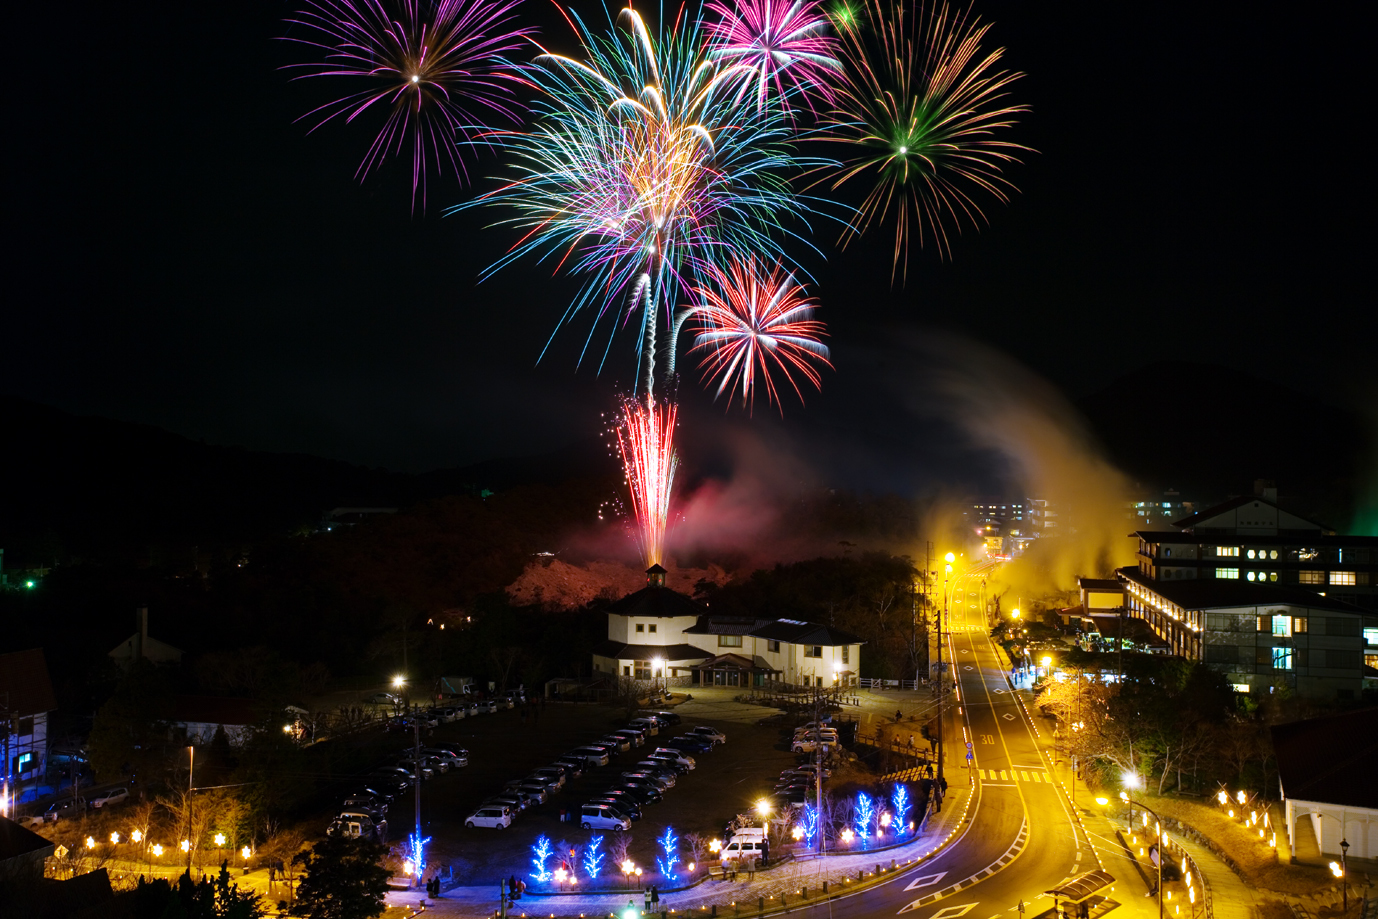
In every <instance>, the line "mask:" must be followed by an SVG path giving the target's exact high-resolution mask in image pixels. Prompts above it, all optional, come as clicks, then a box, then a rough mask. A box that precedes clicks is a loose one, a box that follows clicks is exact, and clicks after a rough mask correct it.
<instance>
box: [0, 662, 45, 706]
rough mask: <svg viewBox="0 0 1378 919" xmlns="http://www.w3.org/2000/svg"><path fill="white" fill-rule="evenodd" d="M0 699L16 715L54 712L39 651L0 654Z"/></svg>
mask: <svg viewBox="0 0 1378 919" xmlns="http://www.w3.org/2000/svg"><path fill="white" fill-rule="evenodd" d="M0 699H7V700H8V707H9V708H10V710H11V711H12V712H13V713H14V714H16V715H40V714H42V713H43V712H51V711H52V710H53V709H55V708H57V696H55V695H53V681H52V680H51V679H49V678H48V662H47V661H45V660H44V659H43V649H42V648H30V649H29V650H27V651H15V652H14V653H12V654H0Z"/></svg>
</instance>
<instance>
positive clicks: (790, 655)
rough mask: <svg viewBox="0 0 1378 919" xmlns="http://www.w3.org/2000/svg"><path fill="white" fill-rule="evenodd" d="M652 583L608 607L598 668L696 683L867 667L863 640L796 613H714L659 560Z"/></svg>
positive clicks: (844, 672)
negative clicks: (670, 578)
mask: <svg viewBox="0 0 1378 919" xmlns="http://www.w3.org/2000/svg"><path fill="white" fill-rule="evenodd" d="M646 575H647V583H646V587H644V588H643V589H641V590H639V591H637V592H636V593H633V594H629V595H628V596H626V597H623V598H622V599H621V600H618V601H617V602H616V603H614V604H613V605H612V606H610V607H609V608H608V638H607V640H606V641H604V642H602V643H600V644H599V645H597V646H595V648H594V649H593V670H594V672H595V673H604V674H611V675H617V676H623V677H630V678H633V679H637V680H652V679H660V678H664V677H668V678H676V677H684V678H687V679H686V681H687V682H689V683H691V684H697V685H710V686H760V685H763V684H765V683H766V682H768V681H779V682H785V683H792V684H795V685H802V686H835V685H850V684H852V683H854V682H856V678H857V674H858V672H859V670H860V665H861V645H862V644H863V642H862V641H861V639H860V638H858V637H857V636H855V635H852V634H851V633H849V632H844V631H842V630H841V629H835V628H832V627H831V626H825V625H818V624H817V623H812V622H802V621H799V620H797V619H756V618H749V617H738V616H712V615H709V613H708V610H707V609H706V608H705V607H704V606H703V605H702V604H700V603H696V602H695V601H694V600H692V599H691V598H689V597H686V596H685V595H684V594H681V593H679V592H678V591H675V590H671V589H670V588H668V587H666V586H665V569H664V568H661V567H660V566H659V565H653V566H651V568H649V569H648V570H647V572H646Z"/></svg>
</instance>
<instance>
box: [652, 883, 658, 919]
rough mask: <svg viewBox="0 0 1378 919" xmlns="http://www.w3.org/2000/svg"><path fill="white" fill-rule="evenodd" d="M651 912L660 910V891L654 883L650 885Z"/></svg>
mask: <svg viewBox="0 0 1378 919" xmlns="http://www.w3.org/2000/svg"><path fill="white" fill-rule="evenodd" d="M651 912H655V913H658V912H660V891H659V890H657V889H656V885H654V884H652V885H651Z"/></svg>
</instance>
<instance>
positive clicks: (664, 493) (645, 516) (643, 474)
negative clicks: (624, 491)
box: [616, 399, 679, 567]
mask: <svg viewBox="0 0 1378 919" xmlns="http://www.w3.org/2000/svg"><path fill="white" fill-rule="evenodd" d="M676 415H677V412H676V410H675V406H674V403H665V404H661V405H653V404H646V403H643V402H642V401H641V400H639V399H625V400H623V402H622V417H621V419H620V423H619V424H618V425H617V427H616V430H617V447H618V449H619V450H620V451H621V453H622V468H623V470H624V471H625V472H626V475H627V487H628V489H629V490H630V491H631V495H632V509H633V510H634V511H635V512H636V519H637V523H638V524H639V527H640V539H641V554H642V558H643V559H644V560H645V562H646V565H647V566H648V567H649V566H651V565H658V564H660V562H661V560H662V558H663V557H664V551H665V527H666V524H667V523H668V521H669V519H670V489H671V488H672V486H673V485H674V482H675V468H676V466H678V464H679V459H678V457H676V456H675V447H674V440H675V418H676Z"/></svg>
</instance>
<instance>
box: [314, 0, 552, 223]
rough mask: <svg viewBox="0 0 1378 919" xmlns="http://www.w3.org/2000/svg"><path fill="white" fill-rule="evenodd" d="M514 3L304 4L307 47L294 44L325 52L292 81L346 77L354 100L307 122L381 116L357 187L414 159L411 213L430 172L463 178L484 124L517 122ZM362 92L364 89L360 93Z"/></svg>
mask: <svg viewBox="0 0 1378 919" xmlns="http://www.w3.org/2000/svg"><path fill="white" fill-rule="evenodd" d="M516 5H517V0H438V2H433V0H307V2H306V7H305V9H303V10H302V11H301V12H300V13H298V14H297V16H296V18H295V19H291V20H288V21H289V22H292V23H295V24H297V25H301V26H304V27H306V28H307V29H308V31H309V32H310V37H302V38H298V37H288V38H287V40H288V41H294V42H299V43H301V44H304V45H307V46H309V47H312V48H315V49H317V50H318V51H319V52H322V55H321V57H320V59H318V60H317V61H315V62H313V63H309V64H298V65H293V66H292V68H291V69H298V70H303V71H305V72H304V73H301V74H299V75H298V76H297V77H296V79H306V78H308V77H311V78H314V77H342V78H344V80H345V83H346V84H347V85H348V86H349V89H350V91H349V93H348V94H347V95H344V96H341V97H339V98H337V99H335V100H333V101H331V102H327V103H326V104H324V105H322V106H320V107H318V108H316V109H313V110H312V111H310V112H308V113H307V114H305V115H303V116H302V117H303V118H306V119H312V120H314V121H315V122H316V124H315V127H313V128H312V129H311V130H312V131H314V130H316V128H319V127H320V126H321V125H323V124H325V123H326V122H328V121H331V120H333V119H342V120H343V121H345V122H346V123H353V122H354V121H355V120H356V119H360V118H362V117H364V116H380V117H381V118H382V126H381V127H380V128H379V130H378V133H377V135H376V136H375V137H374V138H373V141H372V143H371V144H370V145H369V148H368V151H367V152H366V153H365V154H364V158H363V161H362V162H361V163H360V164H359V168H358V171H357V172H356V173H355V177H356V178H358V179H360V180H362V179H364V178H366V177H367V176H368V173H369V172H370V171H371V170H373V169H375V168H377V167H378V166H380V165H381V164H382V162H383V161H384V160H385V159H387V158H388V157H390V156H394V155H398V156H402V155H409V156H410V157H411V172H412V207H413V208H414V207H415V206H416V197H417V194H418V192H419V193H420V195H421V206H422V208H423V209H424V208H425V206H426V205H425V202H426V175H427V171H428V170H434V171H436V172H437V173H439V172H443V171H444V168H445V164H446V163H447V162H448V163H449V165H450V166H451V167H452V168H453V169H454V171H455V173H456V175H458V176H460V177H462V178H463V177H467V171H466V170H465V168H464V163H463V160H462V159H461V157H460V146H461V145H468V144H471V143H473V142H474V140H475V139H476V138H481V137H482V136H483V135H485V134H486V133H487V132H489V131H490V130H491V128H489V127H485V126H484V125H485V121H486V120H490V119H494V118H496V119H497V120H505V121H509V122H513V123H517V122H520V120H521V118H520V111H519V109H518V107H517V106H516V105H515V104H514V103H513V100H512V93H513V90H514V89H515V87H516V86H517V85H518V84H519V83H522V82H524V81H523V80H522V78H521V76H520V73H519V71H518V70H517V69H516V68H514V67H513V66H512V65H511V64H510V63H509V62H508V61H507V60H506V59H505V58H504V54H506V53H507V52H510V51H514V50H516V49H517V48H519V47H523V46H524V45H525V41H524V39H523V36H525V35H528V34H530V32H531V30H530V29H525V28H516V27H514V26H513V25H512V20H513V19H514V18H515V12H514V10H515V8H516ZM356 87H359V88H356Z"/></svg>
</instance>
